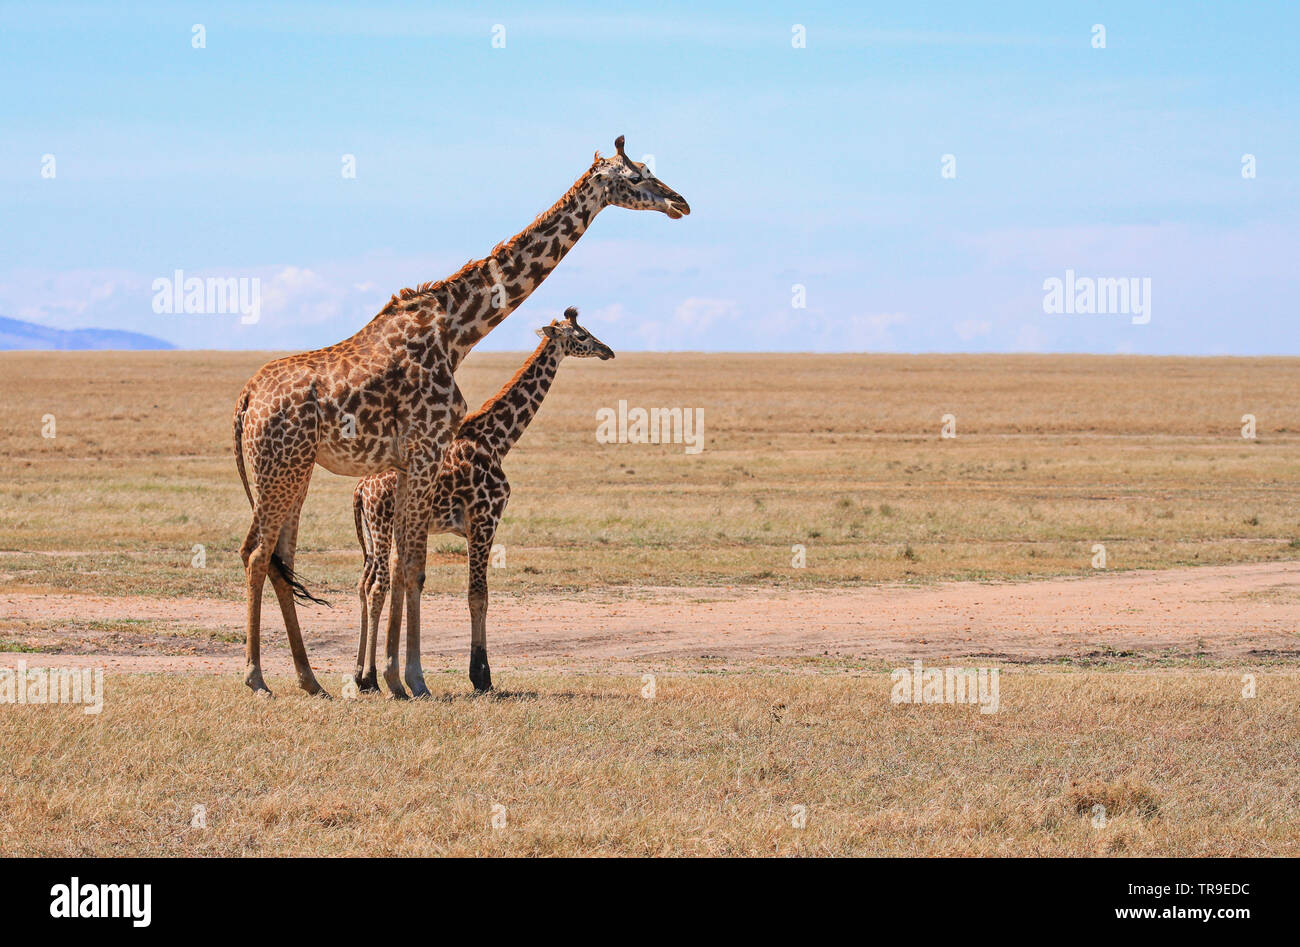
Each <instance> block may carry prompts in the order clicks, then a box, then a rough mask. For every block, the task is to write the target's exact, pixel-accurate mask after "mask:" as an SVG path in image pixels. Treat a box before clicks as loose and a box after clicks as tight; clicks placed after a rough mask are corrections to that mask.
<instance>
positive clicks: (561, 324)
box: [537, 306, 614, 362]
mask: <svg viewBox="0 0 1300 947" xmlns="http://www.w3.org/2000/svg"><path fill="white" fill-rule="evenodd" d="M537 334H538V335H540V336H541V337H542V338H544V339H550V340H551V342H552V343H553V344H555V345H558V346H559V347H560V356H561V357H563V356H565V355H572V356H573V357H574V358H598V359H600V360H601V361H602V362H604V361H608V360H609V359H611V358H613V357H614V350H613V349H611V348H610V347H609V346H608V345H606V344H605V343H604V342H602V341H600V339H598V338H596V337H595V336H594V335H592V334H591V333H590V332H588V331H587V330H586V329H584V328H583V327H582V326H580V325H578V310H577V308H576V307H574V306H570V307H569V308H568V309H566V310H564V318H563V319H555V320H553V321H552V322H551V324H550V325H545V326H542V327H541V328H540V329H538V330H537Z"/></svg>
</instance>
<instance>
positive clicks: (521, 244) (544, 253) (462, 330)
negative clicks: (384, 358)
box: [431, 171, 603, 369]
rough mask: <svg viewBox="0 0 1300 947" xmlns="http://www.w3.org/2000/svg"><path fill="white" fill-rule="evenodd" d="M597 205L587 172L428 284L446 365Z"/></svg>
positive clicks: (537, 280)
mask: <svg viewBox="0 0 1300 947" xmlns="http://www.w3.org/2000/svg"><path fill="white" fill-rule="evenodd" d="M602 206H603V204H602V202H601V199H600V194H599V188H598V187H597V186H596V185H594V184H593V183H592V179H591V172H590V171H587V172H586V173H584V174H583V175H582V177H580V178H578V180H577V181H576V182H575V183H574V185H573V187H571V188H570V189H569V190H568V192H567V193H566V194H565V195H564V196H563V197H561V198H560V199H559V200H558V201H556V202H555V204H554V205H552V207H551V208H550V209H549V210H547V211H546V212H545V213H543V214H541V215H540V216H539V217H538V218H537V219H536V220H534V221H533V222H532V223H531V224H530V225H529V226H527V227H525V228H524V229H523V230H521V231H520V232H519V233H517V234H516V235H515V236H514V237H512V238H511V239H509V240H507V241H505V242H504V243H500V244H498V245H497V246H496V247H495V248H494V249H493V250H492V252H491V253H489V254H488V255H487V257H485V258H484V259H482V260H478V261H476V262H474V263H468V264H466V265H465V266H464V267H463V268H462V269H461V271H460V272H458V273H456V274H455V275H454V276H451V277H448V278H447V279H446V280H443V281H442V283H441V284H440V285H435V286H434V287H433V292H432V293H431V295H432V296H433V297H434V298H435V299H436V300H437V301H438V302H439V303H440V304H441V307H442V310H443V312H442V313H440V314H439V315H438V317H437V318H438V320H439V321H440V322H441V323H442V331H441V334H442V337H443V341H444V345H445V348H446V352H447V355H448V357H449V358H450V359H451V364H452V368H453V369H455V368H456V367H457V366H459V365H460V363H461V361H462V360H463V359H464V357H465V356H466V355H467V354H469V351H470V349H472V348H473V347H474V346H475V345H477V344H478V343H479V342H480V341H481V340H482V339H483V337H484V336H485V335H487V334H488V333H489V332H491V331H492V330H493V329H494V328H496V327H497V325H499V324H500V322H501V320H502V319H504V318H505V317H506V316H508V315H510V313H512V312H514V311H515V310H516V309H518V308H519V306H520V304H522V303H523V301H524V300H525V299H527V298H528V297H529V296H530V295H531V294H532V292H533V290H535V289H536V288H537V287H538V286H540V285H541V283H542V280H544V279H546V277H548V276H550V275H551V271H552V270H553V269H555V267H556V266H558V265H559V262H560V261H561V260H563V259H564V256H565V254H567V253H568V252H569V251H570V250H571V249H573V245H574V244H575V243H577V242H578V238H579V237H581V236H582V235H583V233H584V232H585V231H586V229H587V227H588V226H589V225H590V224H591V221H592V219H593V218H595V216H596V214H597V213H599V212H600V210H601V207H602Z"/></svg>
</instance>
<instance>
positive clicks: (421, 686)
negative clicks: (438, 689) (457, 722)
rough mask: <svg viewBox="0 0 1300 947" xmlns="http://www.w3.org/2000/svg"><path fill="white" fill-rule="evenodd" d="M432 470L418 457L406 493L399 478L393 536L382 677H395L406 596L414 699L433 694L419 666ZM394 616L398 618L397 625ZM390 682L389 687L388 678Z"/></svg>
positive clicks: (427, 460) (408, 664)
mask: <svg viewBox="0 0 1300 947" xmlns="http://www.w3.org/2000/svg"><path fill="white" fill-rule="evenodd" d="M434 470H436V465H434V464H432V462H431V459H430V458H421V460H420V461H417V462H416V463H413V464H412V465H411V470H410V472H409V474H408V476H407V478H406V487H407V489H406V492H405V495H403V494H402V490H401V485H400V481H399V488H398V496H399V503H398V507H397V515H396V521H397V526H396V530H395V536H394V538H395V540H396V547H397V562H396V563H395V568H394V570H393V606H392V615H391V616H390V617H389V624H388V659H389V668H388V670H386V671H385V673H384V676H385V678H389V673H390V672H391V673H392V675H393V676H394V677H395V676H396V672H397V668H396V663H397V641H396V636H395V633H394V632H395V630H397V631H400V629H401V624H400V621H401V619H400V617H399V616H400V615H401V606H400V605H399V598H405V600H406V602H405V604H406V673H405V674H404V675H403V679H404V680H405V681H406V686H407V687H409V688H410V690H411V696H412V697H417V698H420V697H430V696H432V695H430V693H429V688H428V687H427V686H426V685H425V683H424V671H423V669H422V668H421V667H420V593H421V591H422V590H423V588H424V567H425V550H426V549H427V548H428V542H429V510H430V508H431V507H430V503H431V496H432V493H433V486H434V481H433V471H434ZM399 583H400V585H399ZM399 588H400V592H399V591H398V590H399ZM394 618H396V619H397V624H396V626H395V625H394V621H393V619H394ZM389 684H390V687H391V685H392V679H391V678H389Z"/></svg>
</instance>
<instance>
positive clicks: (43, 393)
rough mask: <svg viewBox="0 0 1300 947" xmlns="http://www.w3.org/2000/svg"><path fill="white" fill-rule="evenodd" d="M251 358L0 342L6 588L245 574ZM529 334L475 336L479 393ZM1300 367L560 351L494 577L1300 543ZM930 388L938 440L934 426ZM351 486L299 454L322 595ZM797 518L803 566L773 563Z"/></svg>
mask: <svg viewBox="0 0 1300 947" xmlns="http://www.w3.org/2000/svg"><path fill="white" fill-rule="evenodd" d="M268 357H269V356H268V355H267V354H265V353H212V352H200V353H175V352H168V353H140V354H124V353H6V354H3V355H0V374H3V377H4V379H5V384H4V388H3V408H4V412H5V416H6V418H8V419H9V423H8V424H6V425H4V426H3V427H0V483H3V487H2V488H0V497H2V501H0V589H3V588H5V587H9V588H15V587H23V588H26V589H33V588H35V589H42V588H50V589H64V590H66V589H81V590H87V591H91V590H93V591H99V592H105V593H116V594H132V593H140V594H144V593H147V594H154V595H159V594H161V595H168V594H188V595H203V596H222V597H227V598H237V597H239V596H240V595H242V585H241V568H240V563H239V561H238V557H237V549H238V545H239V542H240V541H241V540H242V539H243V536H244V532H245V530H246V529H247V525H248V511H247V504H246V501H245V500H244V497H243V494H242V490H241V488H240V486H239V482H238V478H237V476H236V473H235V468H234V463H233V461H232V458H231V446H230V441H231V434H230V413H231V411H232V408H233V404H234V400H235V395H236V394H237V392H238V390H239V388H240V386H241V385H242V384H243V382H244V381H245V379H246V378H247V377H248V376H249V375H250V374H251V373H252V372H253V371H254V370H256V368H257V367H258V365H260V364H261V363H262V362H263V361H265V360H266V359H267V358H268ZM521 358H522V356H519V355H513V354H499V353H480V354H476V355H473V356H471V358H470V360H469V361H468V363H467V364H466V366H465V367H464V368H463V369H462V371H461V372H460V374H459V380H460V383H461V386H462V388H463V389H464V390H465V393H466V397H467V399H468V400H469V402H470V404H471V405H477V404H478V403H479V402H480V401H481V400H482V399H483V398H485V397H486V396H488V395H489V394H491V393H492V392H494V391H495V390H496V388H497V387H498V386H499V385H500V383H501V381H502V380H503V379H505V378H507V377H509V375H510V374H511V373H512V371H513V370H514V368H515V367H517V365H518V363H519V361H520V360H521ZM1298 380H1300V361H1298V360H1296V359H1282V358H1277V359H1231V358H1225V359H1170V358H1163V359H1153V358H1132V357H1094V356H850V355H843V356H777V355H750V356H735V355H724V356H715V355H699V354H690V355H647V354H632V355H620V357H619V358H618V360H617V361H615V362H611V363H607V364H593V363H583V362H573V363H572V364H566V365H565V366H564V368H563V369H562V370H561V373H560V377H559V379H558V381H557V383H556V386H555V388H554V389H553V390H552V392H551V394H550V395H549V397H548V398H547V401H546V404H545V405H544V407H543V409H542V412H541V414H540V416H539V417H538V419H537V421H536V422H535V423H534V425H533V427H532V428H531V429H530V431H529V432H528V434H527V435H526V436H525V438H524V439H523V441H522V442H521V443H520V446H519V447H518V448H517V449H516V451H515V452H514V453H513V454H512V455H511V456H510V458H509V459H508V461H507V469H508V472H509V473H510V475H511V478H512V480H513V482H514V484H515V491H514V495H513V497H512V499H511V504H510V508H509V510H508V512H507V515H506V518H505V522H504V524H503V527H502V530H501V533H500V536H499V541H501V542H502V543H504V544H505V545H506V548H507V552H508V555H507V568H506V569H504V570H501V571H500V572H499V573H496V574H494V577H493V582H494V587H495V588H499V589H502V590H508V591H512V592H515V593H529V592H533V591H537V592H549V591H552V590H554V589H556V588H557V587H559V588H574V589H578V588H581V589H592V588H600V587H601V586H643V585H677V584H683V583H685V584H690V585H701V584H705V585H707V584H715V585H733V584H749V585H778V586H832V585H853V584H858V583H873V582H881V581H930V580H934V579H940V578H983V577H1028V576H1041V575H1059V574H1070V573H1084V572H1088V571H1089V569H1090V562H1091V558H1092V552H1091V548H1092V545H1093V544H1094V543H1097V542H1103V543H1105V544H1106V547H1107V554H1108V565H1109V567H1110V568H1111V569H1124V568H1136V567H1142V568H1157V567H1164V566H1172V565H1180V564H1198V563H1224V562H1241V561H1250V560H1268V559H1296V558H1300V406H1298V405H1297V402H1296V400H1295V391H1296V387H1297V381H1298ZM619 399H624V400H626V401H627V402H628V403H629V404H630V405H632V406H638V405H639V406H643V407H652V406H685V407H700V408H703V410H704V416H705V436H706V446H705V450H704V452H703V453H702V454H699V455H697V456H688V455H686V454H685V453H684V451H683V448H682V447H681V446H680V445H602V444H598V443H596V441H595V437H594V432H595V429H596V421H595V412H596V409H597V408H599V407H604V406H614V405H615V404H617V402H618V400H619ZM948 412H951V413H953V414H954V415H956V418H957V430H958V437H957V438H956V439H955V440H941V439H940V437H939V427H940V417H941V416H942V415H943V414H945V413H948ZM1245 413H1252V414H1254V415H1255V416H1256V418H1257V419H1258V435H1259V436H1258V439H1257V440H1255V441H1247V440H1244V439H1242V437H1241V436H1240V427H1241V416H1242V415H1243V414H1245ZM45 414H53V415H54V416H55V418H56V421H57V425H58V427H57V431H58V436H57V437H56V438H55V439H53V440H46V439H43V438H42V437H41V436H40V433H41V418H42V416H43V415H45ZM352 483H353V481H351V480H348V479H345V478H341V477H335V476H333V475H330V474H328V473H325V472H324V471H320V470H318V471H317V473H316V477H315V481H314V483H313V487H312V493H311V496H310V498H309V499H308V503H307V507H306V510H305V513H304V520H303V529H302V533H301V547H300V548H301V550H302V552H301V555H300V560H299V566H300V568H301V569H302V571H303V572H304V573H305V575H306V577H307V578H308V579H309V580H313V581H314V583H315V584H316V585H317V586H318V587H321V588H324V589H325V590H326V591H327V592H329V593H330V594H331V596H338V595H341V594H350V590H351V588H352V587H353V584H354V582H355V576H356V571H357V569H358V567H359V554H358V552H357V550H356V548H355V537H354V536H353V534H352V529H353V528H352V521H351V517H350V515H349V513H348V502H349V497H350V493H351V488H352ZM795 543H802V544H804V545H805V546H806V547H807V562H808V567H807V568H806V569H795V568H792V567H791V546H792V545H793V544H795ZM196 544H202V545H203V546H204V547H205V549H206V556H207V567H206V568H205V569H195V568H192V567H191V565H190V563H191V559H192V557H193V555H194V552H193V547H194V546H195V545H196ZM431 547H432V550H433V551H432V554H431V557H430V560H431V561H430V570H429V583H430V586H429V587H430V589H431V590H433V591H436V592H452V591H458V590H459V589H461V588H462V587H463V585H464V582H465V574H464V564H463V553H462V552H461V550H462V549H463V543H461V542H460V541H459V540H454V539H453V538H451V537H435V538H434V539H433V541H432V543H431Z"/></svg>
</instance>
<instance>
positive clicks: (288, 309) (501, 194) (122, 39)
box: [0, 2, 1300, 355]
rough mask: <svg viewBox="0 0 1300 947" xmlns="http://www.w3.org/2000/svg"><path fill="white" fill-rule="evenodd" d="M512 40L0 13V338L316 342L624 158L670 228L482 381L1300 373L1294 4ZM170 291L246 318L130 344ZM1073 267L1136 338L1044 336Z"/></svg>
mask: <svg viewBox="0 0 1300 947" xmlns="http://www.w3.org/2000/svg"><path fill="white" fill-rule="evenodd" d="M538 6H539V5H537V4H510V3H496V4H488V5H475V6H474V7H469V8H468V10H469V12H466V8H459V9H458V8H456V7H452V6H447V7H443V6H441V5H438V4H418V5H416V4H413V5H409V6H405V5H389V4H368V5H367V6H366V8H365V9H364V10H355V9H349V8H348V7H345V6H341V5H338V6H336V5H307V4H301V5H299V4H286V5H280V4H222V3H201V4H189V3H171V4H158V5H149V4H134V5H117V4H113V5H102V6H100V5H85V6H80V5H76V4H63V5H46V4H28V3H6V4H4V5H3V6H0V127H2V128H3V134H2V135H0V219H2V220H3V221H4V226H2V227H0V315H6V316H11V317H15V318H20V319H28V320H31V321H35V322H40V323H43V324H46V325H51V326H57V327H63V328H72V327H82V326H96V327H111V328H123V329H131V330H135V331H140V332H147V333H150V334H153V335H157V336H161V337H163V338H165V339H168V340H170V341H173V342H176V343H178V344H180V345H182V346H186V347H198V348H204V347H212V348H256V349H305V348H314V347H317V346H320V345H325V344H329V343H331V342H334V341H337V340H339V339H341V338H344V337H346V336H348V335H350V334H351V333H352V332H353V331H355V330H356V329H357V328H359V327H360V326H361V325H363V324H364V323H365V322H367V321H368V320H369V319H370V317H371V316H372V315H373V314H374V313H375V312H376V311H377V310H378V308H379V307H380V306H381V305H382V304H383V302H384V301H386V300H387V298H388V296H389V295H390V294H391V293H392V292H393V291H395V290H397V289H399V288H401V287H403V286H409V285H413V284H415V283H418V282H421V281H423V280H428V279H436V278H439V277H441V276H444V275H446V274H447V273H449V272H451V271H452V270H454V269H455V268H456V267H458V266H459V265H460V264H461V263H463V262H464V261H465V260H467V259H470V258H472V257H480V256H482V255H483V254H485V253H486V252H487V251H488V250H490V249H491V247H492V246H493V245H494V244H495V243H496V242H497V241H499V240H501V239H503V238H506V237H508V236H510V235H512V234H513V233H515V232H516V231H518V230H519V229H520V228H522V227H523V226H524V225H526V224H527V223H528V222H529V221H530V220H531V219H532V217H533V216H534V215H535V214H536V213H538V212H539V211H541V210H543V209H544V208H545V207H547V206H548V205H549V204H550V203H552V202H553V201H554V200H555V199H556V198H557V197H558V196H559V195H560V194H561V193H563V192H564V191H565V189H567V188H568V186H569V185H570V184H571V183H572V182H573V180H574V179H575V178H576V177H577V176H578V175H579V174H580V173H581V172H582V171H583V170H584V169H585V168H586V167H587V166H588V164H589V163H590V160H591V155H592V152H593V151H595V150H596V149H601V150H602V151H604V152H606V153H608V152H609V151H610V150H611V149H612V141H613V138H614V137H615V136H616V135H618V134H620V133H622V134H626V136H627V142H628V151H629V153H630V154H632V155H634V156H636V157H640V156H643V155H646V154H652V155H654V162H655V167H656V169H657V171H658V174H659V176H660V177H661V178H662V179H663V180H664V181H665V182H666V183H667V184H668V185H669V186H671V187H673V188H675V189H676V190H678V191H680V192H681V193H682V194H683V195H684V196H685V197H686V198H687V199H688V200H689V201H690V203H691V207H692V214H691V216H690V217H688V218H685V219H683V220H680V221H670V220H668V219H667V218H666V217H663V216H661V215H658V214H647V213H635V212H631V211H626V210H622V209H618V208H611V209H608V210H606V211H605V212H604V213H602V214H601V215H600V217H598V218H597V219H596V221H595V223H594V224H593V225H592V227H591V229H590V230H589V231H588V232H587V234H586V236H585V237H584V238H583V240H582V241H581V242H580V243H579V244H578V246H577V247H576V248H575V249H574V251H573V252H572V253H571V254H570V255H569V257H568V258H567V259H566V260H565V261H564V263H563V264H562V265H561V266H560V267H559V269H557V270H556V272H555V273H554V274H553V275H552V276H551V277H550V279H549V280H547V282H546V283H545V284H543V286H542V287H541V288H540V289H539V290H538V291H537V292H536V293H535V294H534V295H533V296H532V297H531V299H530V300H529V301H528V302H527V303H526V304H525V306H524V307H523V308H522V309H521V310H520V311H519V312H517V313H516V314H514V315H513V316H512V317H511V318H510V319H509V320H507V321H506V323H504V324H503V325H502V326H501V327H500V328H498V329H497V330H496V331H495V332H494V333H493V334H492V335H491V336H489V337H488V338H487V339H486V340H485V341H484V342H483V343H482V346H481V347H483V348H491V349H523V348H531V346H532V344H533V342H534V341H535V337H534V336H533V330H534V329H535V328H536V327H537V326H538V325H539V324H541V323H542V322H543V321H544V320H545V319H548V318H550V317H552V316H554V315H556V314H558V313H559V312H560V311H561V310H562V309H563V308H564V307H565V306H566V305H570V304H576V305H578V306H579V307H581V308H582V310H583V312H584V313H585V314H586V321H587V322H588V323H589V324H590V325H591V327H592V329H593V331H596V332H597V333H598V334H599V335H600V336H601V337H602V338H603V339H605V340H606V341H607V342H609V343H610V344H611V345H612V346H613V347H614V348H615V349H617V350H637V349H656V350H740V351H751V350H758V351H903V352H909V351H910V352H921V351H942V352H958V351H968V352H1015V351H1058V352H1100V353H1112V352H1134V353H1151V354H1222V353H1231V354H1242V355H1254V354H1300V329H1298V328H1297V324H1298V323H1297V312H1296V301H1297V299H1300V265H1297V262H1296V248H1297V246H1300V240H1298V239H1297V238H1298V237H1300V214H1298V213H1297V210H1298V209H1300V188H1298V187H1297V184H1298V182H1300V114H1298V112H1297V91H1298V90H1297V85H1298V83H1297V74H1298V69H1297V65H1296V64H1297V63H1298V62H1300V39H1298V38H1297V37H1300V5H1297V4H1284V3H1277V4H1272V3H1252V4H1237V5H1229V4H1207V3H1187V2H1180V3H1141V2H1130V3H1068V2H1067V3H1041V2H1032V3H1020V2H999V3H988V4H967V3H907V4H844V5H838V4H809V3H790V4H755V3H735V4H730V3H714V4H710V3H704V2H693V3H685V4H674V3H655V4H653V5H647V6H645V7H644V8H642V9H640V10H639V11H636V8H635V7H634V6H633V5H630V4H625V3H619V4H610V3H591V4H576V3H575V4H561V5H553V6H551V12H540V11H539V9H538ZM478 9H482V11H483V12H477V11H478ZM194 24H202V25H203V27H204V30H205V40H206V47H205V48H203V49H195V48H193V46H192V27H193V25H194ZM498 24H500V25H502V26H504V27H505V46H504V48H493V45H492V39H493V28H494V26H496V25H498ZM796 24H799V25H802V26H803V27H804V28H805V30H806V47H805V48H795V47H794V46H793V45H792V42H791V40H792V36H793V27H794V26H795V25H796ZM1094 24H1101V25H1103V26H1104V27H1105V41H1106V46H1105V48H1104V49H1098V48H1094V46H1093V36H1094V33H1093V26H1094ZM344 154H352V155H355V156H356V171H357V173H356V178H355V179H347V178H344V177H343V175H342V174H341V162H342V156H343V155H344ZM1246 154H1250V155H1254V156H1255V162H1256V170H1257V176H1256V177H1254V178H1253V179H1250V178H1244V177H1243V175H1242V161H1243V155H1246ZM45 155H53V156H54V159H55V169H56V170H55V176H54V177H53V178H48V177H42V175H41V169H42V166H43V165H42V162H43V156H45ZM944 155H952V156H953V158H954V159H955V171H956V176H955V177H947V178H945V177H944V176H943V175H942V174H941V170H942V160H943V156H944ZM177 269H181V270H183V271H184V272H185V273H186V274H187V275H196V276H220V277H231V276H233V277H248V278H257V279H259V280H261V296H262V311H261V317H260V320H259V321H258V322H257V323H256V324H254V325H242V324H241V323H240V320H239V317H238V316H237V315H221V314H206V315H170V314H157V313H155V312H154V311H153V308H152V306H151V302H152V298H153V292H152V283H153V280H154V279H156V278H159V277H167V276H170V275H171V274H172V273H173V271H175V270H177ZM1067 269H1068V270H1073V271H1074V272H1075V273H1076V274H1078V275H1079V276H1088V277H1098V278H1140V279H1149V280H1150V281H1151V283H1150V286H1151V299H1150V315H1151V319H1150V321H1149V322H1148V323H1146V324H1134V323H1133V320H1132V319H1130V318H1129V317H1128V316H1127V315H1122V314H1118V315H1117V314H1079V313H1072V314H1055V313H1045V312H1044V311H1043V299H1044V295H1045V294H1044V286H1043V284H1044V281H1045V280H1048V279H1051V278H1053V277H1056V278H1063V277H1064V275H1065V272H1066V270H1067ZM796 284H798V285H800V286H803V287H805V291H806V307H804V308H796V307H795V306H793V305H792V297H793V293H792V287H793V286H795V285H796Z"/></svg>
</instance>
